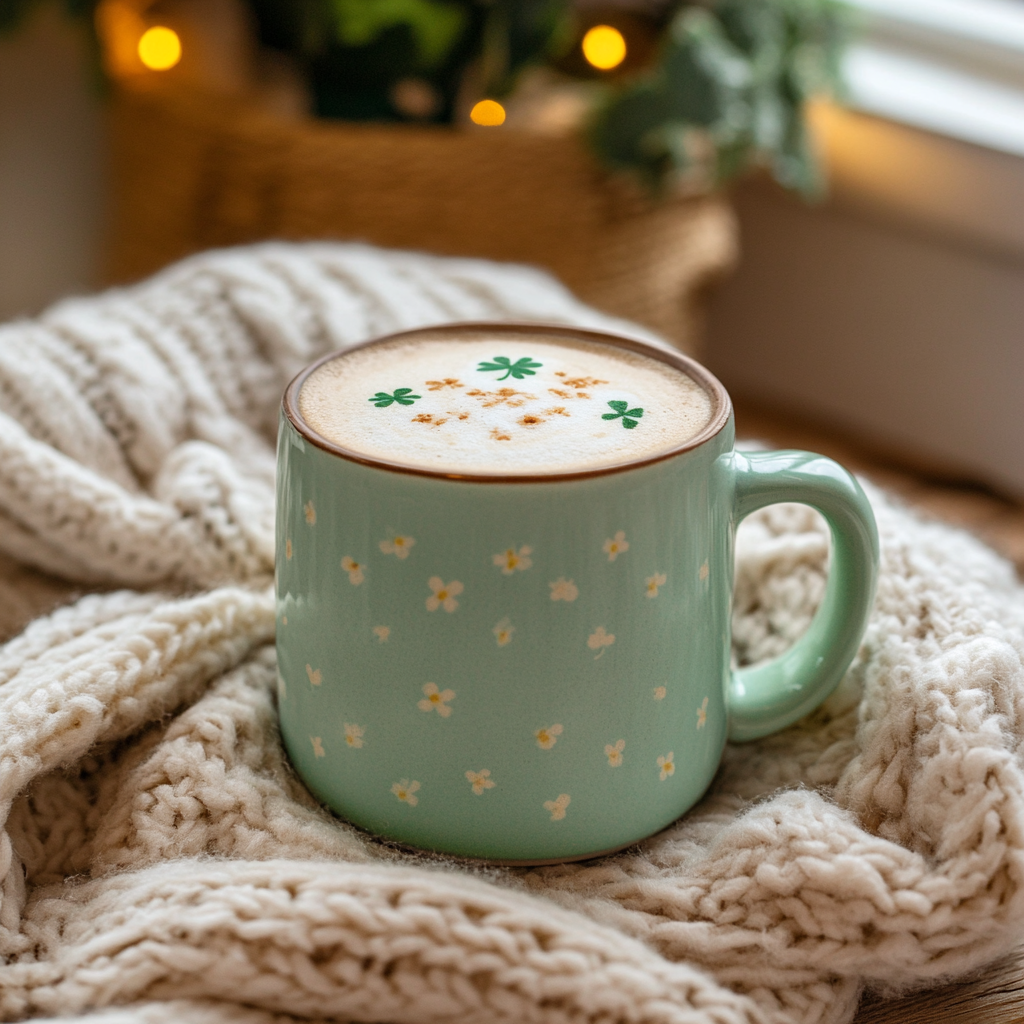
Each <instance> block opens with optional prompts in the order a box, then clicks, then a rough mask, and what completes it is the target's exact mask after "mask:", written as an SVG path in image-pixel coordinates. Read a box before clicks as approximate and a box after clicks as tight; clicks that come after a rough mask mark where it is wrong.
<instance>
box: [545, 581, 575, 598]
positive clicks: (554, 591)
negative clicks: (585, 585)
mask: <svg viewBox="0 0 1024 1024" xmlns="http://www.w3.org/2000/svg"><path fill="white" fill-rule="evenodd" d="M548 586H549V587H550V588H551V600H552V601H569V602H572V601H575V600H576V598H577V597H579V596H580V588H579V587H577V586H576V584H575V583H573V581H572V580H567V579H566V578H565V577H564V576H559V577H558V579H557V580H555V582H554V583H549V584H548Z"/></svg>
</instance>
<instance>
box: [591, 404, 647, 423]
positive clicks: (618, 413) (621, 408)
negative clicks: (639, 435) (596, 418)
mask: <svg viewBox="0 0 1024 1024" xmlns="http://www.w3.org/2000/svg"><path fill="white" fill-rule="evenodd" d="M608 404H609V405H610V406H611V407H612V408H613V409H614V410H615V412H606V413H605V414H604V415H603V416H602V417H601V419H603V420H617V419H621V420H622V425H623V426H624V427H625V428H626V429H627V430H632V429H633V428H634V427H635V426H636V421H637V420H638V419H639V418H640V417H641V416H643V414H644V411H643V409H641V408H639V407H637V408H636V409H630V408H629V402H623V401H619V400H615V401H612V402H609V403H608Z"/></svg>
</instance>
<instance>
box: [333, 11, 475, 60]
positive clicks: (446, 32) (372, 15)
mask: <svg viewBox="0 0 1024 1024" xmlns="http://www.w3.org/2000/svg"><path fill="white" fill-rule="evenodd" d="M330 3H331V7H332V9H333V12H334V20H335V27H336V31H337V35H338V39H339V40H340V41H341V42H342V43H344V44H345V45H346V46H366V45H367V44H369V43H372V42H373V41H374V40H375V39H376V38H377V37H378V36H379V35H380V34H381V33H382V32H384V31H385V30H386V29H389V28H393V27H394V26H396V25H407V26H408V27H409V29H411V31H412V33H413V36H414V37H415V39H416V47H417V50H418V52H419V57H420V61H421V63H422V64H423V67H424V68H427V69H430V68H434V67H437V66H438V65H439V64H440V63H441V62H442V61H443V60H444V59H445V57H447V56H448V53H449V52H450V51H451V49H452V48H453V47H454V46H455V44H456V43H457V42H458V40H459V37H460V36H461V35H462V32H463V30H464V29H465V27H466V14H465V12H464V11H463V10H462V9H461V8H460V7H459V6H458V5H456V4H453V3H445V2H443V0H330Z"/></svg>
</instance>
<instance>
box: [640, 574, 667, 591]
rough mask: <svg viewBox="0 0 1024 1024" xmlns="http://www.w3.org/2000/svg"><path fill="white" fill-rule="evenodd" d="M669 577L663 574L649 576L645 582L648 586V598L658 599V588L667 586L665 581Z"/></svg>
mask: <svg viewBox="0 0 1024 1024" xmlns="http://www.w3.org/2000/svg"><path fill="white" fill-rule="evenodd" d="M666 579H667V577H666V576H665V574H664V573H663V572H656V573H655V574H654V575H653V576H648V577H647V579H646V580H645V581H644V582H645V583H646V586H647V596H648V597H657V596H658V588H659V587H663V586H665V580H666Z"/></svg>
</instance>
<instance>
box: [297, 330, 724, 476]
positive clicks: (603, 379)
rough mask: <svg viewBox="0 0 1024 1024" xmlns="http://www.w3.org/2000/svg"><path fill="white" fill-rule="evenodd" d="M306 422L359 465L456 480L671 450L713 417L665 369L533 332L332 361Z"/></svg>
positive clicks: (606, 347) (426, 338)
mask: <svg viewBox="0 0 1024 1024" xmlns="http://www.w3.org/2000/svg"><path fill="white" fill-rule="evenodd" d="M298 408H299V413H300V415H301V416H302V418H303V419H304V420H305V422H306V423H307V424H308V425H309V427H311V428H312V429H313V430H314V431H315V432H316V433H317V434H319V435H320V436H321V437H323V438H325V439H326V440H328V441H330V442H332V443H334V444H336V445H339V446H340V447H343V448H346V449H348V450H350V451H352V452H355V453H357V454H360V455H364V456H368V457H370V458H378V459H384V460H387V461H389V462H397V463H402V464H404V465H407V466H412V467H416V468H421V469H428V470H435V471H438V472H449V473H473V474H477V473H484V474H495V473H497V474H502V473H508V474H511V475H520V476H521V475H540V476H542V475H545V474H555V473H571V472H574V471H580V470H592V469H600V468H604V467H608V466H614V465H618V464H621V463H626V462H632V461H635V460H637V459H643V458H648V457H650V456H655V455H659V454H661V453H664V452H667V451H670V450H671V449H673V448H676V447H678V446H679V445H681V444H684V443H685V442H686V441H688V440H690V439H691V438H693V437H695V436H696V435H697V434H699V433H700V432H701V430H703V429H704V427H705V426H707V424H708V422H709V421H710V419H711V416H712V411H713V410H712V402H711V398H710V396H709V395H708V393H707V392H706V391H705V390H704V388H703V387H701V386H700V385H699V384H698V383H697V382H696V381H695V380H694V379H693V378H691V377H690V376H688V375H687V374H685V373H683V372H682V371H680V370H677V369H675V368H674V367H673V366H670V365H669V364H668V363H664V362H661V361H660V360H657V359H653V358H650V357H648V356H645V355H641V354H639V353H636V352H632V351H630V350H628V349H625V348H619V347H617V346H614V345H611V344H602V343H600V342H590V341H582V340H580V341H577V340H575V339H570V338H562V337H559V336H557V335H554V334H553V335H550V336H547V337H545V336H542V335H538V334H535V333H531V332H528V331H523V332H521V333H519V332H515V333H514V332H511V331H508V330H501V331H495V332H494V333H493V334H489V333H488V332H487V331H486V330H484V329H481V330H480V331H479V332H478V333H466V332H452V333H449V334H448V335H447V336H446V335H445V332H444V331H443V329H442V330H439V331H438V332H437V333H436V334H433V333H425V334H423V333H421V334H418V335H417V336H416V337H415V338H396V339H395V340H394V341H390V342H382V343H381V344H377V345H370V346H367V347H365V348H361V349H357V350H355V351H353V352H351V353H348V354H346V355H341V356H338V357H337V358H334V359H331V360H329V361H328V362H326V363H324V364H323V365H322V366H320V367H318V368H317V369H316V370H314V371H313V373H311V374H310V375H309V377H307V378H306V380H305V382H304V383H303V385H302V388H301V391H300V393H299V395H298Z"/></svg>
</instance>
